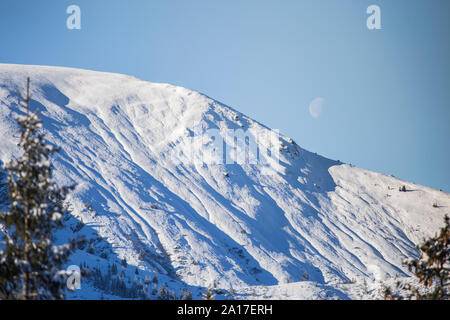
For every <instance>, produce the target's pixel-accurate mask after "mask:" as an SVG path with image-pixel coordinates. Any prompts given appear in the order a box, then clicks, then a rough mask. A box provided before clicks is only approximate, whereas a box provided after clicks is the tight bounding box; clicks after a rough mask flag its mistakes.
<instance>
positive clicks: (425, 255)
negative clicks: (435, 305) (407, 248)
mask: <svg viewBox="0 0 450 320" xmlns="http://www.w3.org/2000/svg"><path fill="white" fill-rule="evenodd" d="M444 222H445V224H444V227H443V228H441V230H440V232H439V233H438V234H436V235H435V236H434V237H432V238H430V239H428V240H426V241H425V242H424V243H422V244H421V245H420V246H418V249H419V250H420V257H419V259H418V260H411V261H408V262H407V265H408V268H409V271H413V272H414V274H415V275H416V277H418V278H419V282H420V283H421V284H423V285H425V287H428V288H432V290H431V291H429V292H427V293H426V294H425V295H420V296H417V298H421V299H432V300H443V299H450V223H449V217H448V216H445V218H444Z"/></svg>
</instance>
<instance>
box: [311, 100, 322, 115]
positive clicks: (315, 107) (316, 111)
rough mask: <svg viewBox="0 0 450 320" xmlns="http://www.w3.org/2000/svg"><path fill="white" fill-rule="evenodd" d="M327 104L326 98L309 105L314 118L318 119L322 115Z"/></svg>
mask: <svg viewBox="0 0 450 320" xmlns="http://www.w3.org/2000/svg"><path fill="white" fill-rule="evenodd" d="M324 102H325V99H324V98H315V99H314V100H313V101H311V103H310V104H309V114H310V115H311V117H313V118H318V117H319V116H320V114H321V113H322V107H323V104H324Z"/></svg>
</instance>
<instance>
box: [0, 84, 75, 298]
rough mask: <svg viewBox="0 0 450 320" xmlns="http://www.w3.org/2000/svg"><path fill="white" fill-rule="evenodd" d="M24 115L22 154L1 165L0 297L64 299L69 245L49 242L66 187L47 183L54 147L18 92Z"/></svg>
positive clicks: (59, 224) (21, 121) (57, 224)
mask: <svg viewBox="0 0 450 320" xmlns="http://www.w3.org/2000/svg"><path fill="white" fill-rule="evenodd" d="M19 94H20V96H21V98H22V99H23V101H22V102H21V105H22V106H24V107H25V109H26V110H25V111H26V114H25V116H20V117H18V118H17V120H18V123H19V125H20V131H21V136H20V141H19V146H20V147H21V148H22V149H23V154H22V155H21V156H20V157H19V158H18V159H16V160H11V161H10V162H9V164H7V165H6V167H5V169H6V170H7V171H8V180H7V186H8V196H9V203H10V205H9V211H6V212H0V234H1V237H2V238H3V239H1V240H2V242H0V298H3V299H26V300H28V299H61V298H64V296H65V292H64V287H65V278H66V272H65V271H61V270H60V267H61V266H62V264H63V263H65V262H66V260H67V257H68V255H69V253H70V250H71V248H72V247H73V244H63V245H58V246H57V245H53V244H52V236H53V235H54V231H55V230H56V229H58V228H60V227H62V217H63V214H64V212H65V208H64V205H63V202H64V199H65V197H66V194H67V192H68V191H69V190H70V188H60V187H58V186H57V185H56V184H55V183H54V182H52V181H51V180H52V167H51V165H50V162H49V157H50V155H51V154H52V153H53V152H55V151H56V150H55V149H54V148H53V147H52V146H50V145H49V144H47V142H46V140H45V139H44V135H43V134H42V133H40V130H39V129H40V128H41V127H42V122H41V121H40V120H39V118H38V114H37V111H36V112H35V113H31V111H30V99H31V98H30V79H29V78H28V79H27V94H26V96H24V95H23V94H22V93H20V92H19Z"/></svg>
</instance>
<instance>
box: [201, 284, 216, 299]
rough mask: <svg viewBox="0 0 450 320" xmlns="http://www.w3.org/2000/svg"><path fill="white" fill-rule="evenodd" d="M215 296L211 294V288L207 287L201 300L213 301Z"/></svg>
mask: <svg viewBox="0 0 450 320" xmlns="http://www.w3.org/2000/svg"><path fill="white" fill-rule="evenodd" d="M215 297H216V296H215V294H213V292H212V289H211V287H208V288H207V289H206V291H205V293H204V294H203V300H214V299H215Z"/></svg>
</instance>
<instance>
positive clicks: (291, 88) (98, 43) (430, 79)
mask: <svg viewBox="0 0 450 320" xmlns="http://www.w3.org/2000/svg"><path fill="white" fill-rule="evenodd" d="M71 4H76V5H79V6H80V7H81V13H82V16H81V30H68V29H67V28H66V19H67V17H68V15H67V14H66V8H67V7H68V6H69V5H71ZM371 4H377V5H379V6H380V7H381V15H382V16H381V18H382V28H383V29H382V30H373V31H370V30H368V29H367V28H366V19H367V16H368V15H367V14H366V8H367V7H368V6H369V5H371ZM449 33H450V1H448V0H442V1H439V0H432V1H430V0H395V1H381V0H292V1H288V0H283V1H275V0H270V1H264V0H245V1H242V0H239V1H238V0H232V1H219V0H190V1H187V0H184V1H181V0H178V1H175V0H158V1H156V0H146V1H144V0H141V1H137V0H134V1H133V0H130V1H112V0H108V1H100V0H95V1H92V0H89V1H88V0H83V1H75V0H73V1H61V0H60V1H52V0H45V1H44V0H40V1H25V0H2V1H1V2H0V36H1V38H0V39H1V47H0V62H3V63H20V64H39V65H57V66H69V67H77V68H85V69H94V70H100V71H109V72H119V73H125V74H130V75H134V76H137V77H139V78H142V79H145V80H149V81H153V82H168V83H172V84H176V85H180V86H183V87H187V88H190V89H194V90H197V91H200V92H202V93H205V94H207V95H208V96H210V97H213V98H215V99H217V100H219V101H221V102H223V103H225V104H227V105H230V106H232V107H233V108H235V109H237V110H239V111H241V112H243V113H245V114H247V115H249V116H250V117H252V118H254V119H256V120H258V121H260V122H262V123H264V124H266V125H268V126H269V127H272V128H276V129H280V130H281V132H282V133H283V134H285V135H288V136H290V137H292V138H294V139H295V140H296V141H297V143H298V144H299V145H301V146H302V147H304V148H306V149H308V150H311V151H313V152H317V153H319V154H322V155H324V156H327V157H329V158H332V159H339V160H341V161H344V162H348V163H352V164H354V165H357V166H359V167H363V168H366V169H370V170H374V171H379V172H382V173H386V174H393V175H395V176H396V177H399V178H402V179H405V180H409V181H412V182H416V183H420V184H424V185H428V186H431V187H434V188H437V189H444V190H445V191H447V192H449V191H450V170H449V163H450V151H449V137H450V127H449V123H450V105H449V101H450V77H449V74H450V73H449V71H450V61H449V57H450V37H449ZM319 97H321V98H323V99H324V105H323V110H322V113H321V114H320V116H319V117H317V118H313V117H312V116H311V115H310V114H309V111H308V107H309V104H310V102H311V101H312V100H314V99H315V98H319Z"/></svg>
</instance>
